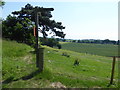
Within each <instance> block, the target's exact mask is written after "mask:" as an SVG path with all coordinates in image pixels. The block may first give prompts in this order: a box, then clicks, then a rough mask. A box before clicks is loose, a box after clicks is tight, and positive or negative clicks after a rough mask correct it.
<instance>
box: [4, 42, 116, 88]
mask: <svg viewBox="0 0 120 90" xmlns="http://www.w3.org/2000/svg"><path fill="white" fill-rule="evenodd" d="M25 48H26V49H25ZM44 48H45V51H44V64H45V66H44V71H43V72H42V73H36V71H37V68H36V66H35V63H36V60H35V54H34V53H31V52H32V51H33V49H32V48H31V47H29V46H27V45H25V44H19V43H16V42H13V41H12V42H11V41H6V40H3V60H2V63H3V65H2V72H3V73H2V74H3V76H2V81H3V82H4V83H3V84H2V86H3V88H51V87H52V86H51V84H52V83H55V82H60V83H62V85H64V86H66V87H67V88H117V79H118V61H116V67H115V76H114V85H111V86H110V87H107V86H108V84H109V81H110V74H111V65H112V58H110V57H103V56H97V55H90V54H84V53H77V52H73V51H68V50H62V49H60V50H58V49H54V48H50V47H47V46H44ZM19 50H22V51H20V52H19V55H17V54H13V53H18V51H19ZM48 51H49V53H48ZM8 52H9V53H8ZM64 52H66V53H67V54H69V55H70V57H69V58H67V57H63V56H62V53H64ZM22 53H24V54H22ZM11 54H12V55H11ZM76 58H78V59H80V64H79V65H78V66H76V67H75V66H74V65H73V64H74V61H75V60H76ZM31 75H33V76H31ZM28 76H29V78H28V79H25V78H27V77H28ZM5 81H6V82H5ZM52 88H53V87H52Z"/></svg>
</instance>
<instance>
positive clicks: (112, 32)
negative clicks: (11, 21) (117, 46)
mask: <svg viewBox="0 0 120 90" xmlns="http://www.w3.org/2000/svg"><path fill="white" fill-rule="evenodd" d="M5 1H6V4H5V6H4V7H3V10H2V17H3V18H4V19H5V18H6V17H7V16H8V15H9V14H10V13H11V12H13V11H18V10H20V9H21V7H24V6H25V5H26V4H27V3H30V4H31V5H33V6H40V7H45V8H51V7H52V8H54V11H52V15H53V17H52V18H51V19H53V20H55V21H57V22H62V25H63V26H65V27H66V28H65V29H63V32H64V33H65V34H66V36H65V39H101V40H104V39H110V40H118V1H112V0H109V1H108V0H106V1H105V0H104V1H99V0H98V1H97V0H96V1H95V0H91V1H90V0H85V1H77V0H75V1H71V2H70V1H66V2H64V1H61V2H56V1H55V0H54V1H52V2H50V1H49V2H48V1H45V2H44V1H36V2H35V0H34V2H32V0H31V1H29V0H26V1H25V2H18V1H14V0H13V1H12V0H11V1H10V0H5Z"/></svg>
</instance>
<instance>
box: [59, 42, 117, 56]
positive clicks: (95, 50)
mask: <svg viewBox="0 0 120 90" xmlns="http://www.w3.org/2000/svg"><path fill="white" fill-rule="evenodd" d="M61 44H62V49H66V50H71V51H75V52H80V53H89V54H94V55H100V56H118V45H113V44H92V43H91V44H90V43H73V42H61Z"/></svg>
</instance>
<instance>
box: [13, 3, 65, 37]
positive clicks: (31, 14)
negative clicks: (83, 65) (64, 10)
mask: <svg viewBox="0 0 120 90" xmlns="http://www.w3.org/2000/svg"><path fill="white" fill-rule="evenodd" d="M53 10H54V9H53V8H43V7H38V6H36V7H33V6H31V5H30V4H27V5H26V6H25V8H22V9H21V10H20V11H15V12H12V14H14V15H16V16H17V17H18V18H21V19H23V18H29V19H30V20H31V21H32V22H35V12H36V11H39V12H40V16H39V26H40V27H42V30H41V33H42V34H43V37H44V38H46V37H47V36H48V34H47V32H48V31H52V32H53V34H55V36H59V37H61V38H64V37H65V34H64V33H63V31H62V29H65V27H63V26H62V23H61V22H55V20H51V19H50V18H51V17H52V15H51V11H53ZM57 29H60V30H57Z"/></svg>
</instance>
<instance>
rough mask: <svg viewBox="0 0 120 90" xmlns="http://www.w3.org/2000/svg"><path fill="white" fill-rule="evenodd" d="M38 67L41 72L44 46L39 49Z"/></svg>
mask: <svg viewBox="0 0 120 90" xmlns="http://www.w3.org/2000/svg"><path fill="white" fill-rule="evenodd" d="M38 53H39V55H38V69H39V71H40V72H42V71H43V64H44V48H42V47H40V48H39V49H38Z"/></svg>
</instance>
